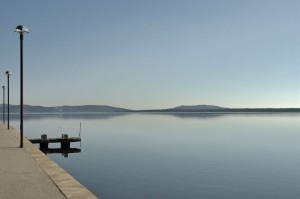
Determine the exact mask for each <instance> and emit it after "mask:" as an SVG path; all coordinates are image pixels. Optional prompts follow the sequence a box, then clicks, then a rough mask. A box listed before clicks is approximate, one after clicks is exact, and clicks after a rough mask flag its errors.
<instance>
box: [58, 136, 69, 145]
mask: <svg viewBox="0 0 300 199" xmlns="http://www.w3.org/2000/svg"><path fill="white" fill-rule="evenodd" d="M61 137H62V139H68V134H62V135H61ZM60 146H61V148H70V142H69V141H68V140H66V141H64V140H62V141H61V143H60Z"/></svg>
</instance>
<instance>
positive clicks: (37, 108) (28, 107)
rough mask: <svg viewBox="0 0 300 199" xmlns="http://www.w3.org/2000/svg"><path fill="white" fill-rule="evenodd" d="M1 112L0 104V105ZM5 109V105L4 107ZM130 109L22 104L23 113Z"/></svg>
mask: <svg viewBox="0 0 300 199" xmlns="http://www.w3.org/2000/svg"><path fill="white" fill-rule="evenodd" d="M9 108H10V112H11V113H18V112H19V111H20V106H19V105H10V106H9ZM0 111H1V112H2V105H1V107H0ZM6 111H7V107H6ZM131 111H132V110H129V109H125V108H118V107H113V106H105V105H84V106H53V107H44V106H31V105H24V112H25V113H76V112H80V113H92V112H131Z"/></svg>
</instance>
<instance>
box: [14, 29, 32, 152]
mask: <svg viewBox="0 0 300 199" xmlns="http://www.w3.org/2000/svg"><path fill="white" fill-rule="evenodd" d="M14 32H16V33H19V34H20V134H21V135H20V148H23V35H24V34H25V33H29V31H28V28H26V27H25V26H22V25H18V26H17V27H16V29H15V31H14Z"/></svg>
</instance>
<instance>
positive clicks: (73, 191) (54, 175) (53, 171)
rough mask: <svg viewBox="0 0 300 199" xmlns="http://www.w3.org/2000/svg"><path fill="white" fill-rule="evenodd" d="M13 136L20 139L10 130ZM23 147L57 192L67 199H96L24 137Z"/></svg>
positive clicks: (15, 132) (15, 131)
mask: <svg viewBox="0 0 300 199" xmlns="http://www.w3.org/2000/svg"><path fill="white" fill-rule="evenodd" d="M10 130H12V131H13V132H14V134H15V136H16V137H17V138H18V139H20V135H19V132H17V130H16V129H14V128H11V127H10ZM23 141H24V144H23V147H24V148H25V150H26V151H27V152H28V153H29V154H30V155H31V156H32V157H33V159H34V160H35V161H36V162H37V163H38V165H39V166H40V167H41V168H42V169H43V171H44V172H45V173H46V174H47V175H48V176H49V178H50V179H51V180H52V181H53V182H54V184H55V185H56V186H57V187H58V188H59V190H60V191H61V192H62V193H63V194H64V195H65V197H66V198H67V199H95V198H97V197H96V196H95V195H94V194H93V193H92V192H90V191H89V190H88V189H87V188H86V187H84V186H83V185H82V184H80V183H79V182H78V181H77V180H76V179H75V178H74V177H72V176H71V175H70V174H69V173H68V172H66V171H65V170H64V169H63V168H61V167H60V166H59V165H58V164H57V163H55V162H54V161H53V160H52V159H50V158H49V157H48V156H46V155H45V154H44V153H43V152H41V151H40V150H39V149H38V148H37V147H36V146H35V145H34V144H32V143H31V142H30V141H29V140H28V139H27V138H26V137H24V138H23Z"/></svg>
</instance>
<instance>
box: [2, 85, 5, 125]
mask: <svg viewBox="0 0 300 199" xmlns="http://www.w3.org/2000/svg"><path fill="white" fill-rule="evenodd" d="M2 89H3V124H4V123H5V86H2Z"/></svg>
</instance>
